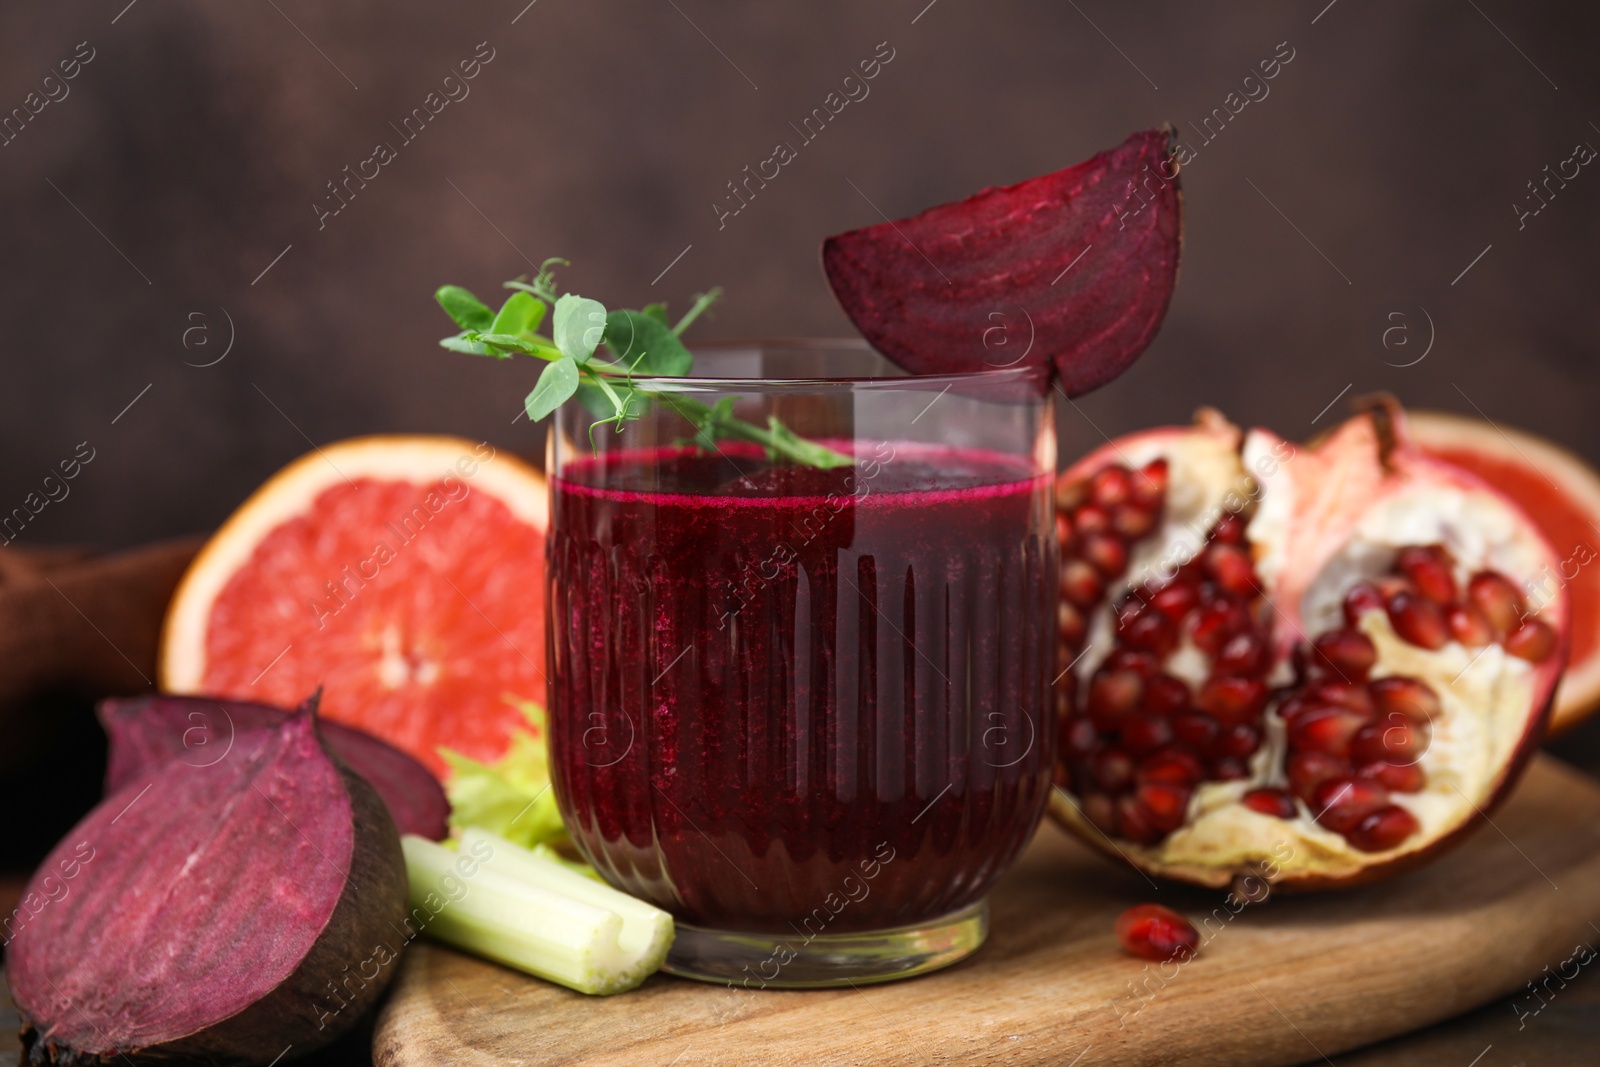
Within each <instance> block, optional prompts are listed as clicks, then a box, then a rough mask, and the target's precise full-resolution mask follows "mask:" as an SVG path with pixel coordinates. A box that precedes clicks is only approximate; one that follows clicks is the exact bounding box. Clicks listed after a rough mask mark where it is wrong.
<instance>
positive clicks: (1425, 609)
mask: <svg viewBox="0 0 1600 1067" xmlns="http://www.w3.org/2000/svg"><path fill="white" fill-rule="evenodd" d="M1057 509H1058V512H1057V530H1058V533H1059V534H1060V537H1061V542H1062V554H1061V558H1062V571H1061V592H1062V604H1061V608H1060V616H1059V622H1060V628H1061V633H1060V636H1061V648H1060V656H1061V663H1062V666H1063V667H1066V666H1067V665H1068V664H1071V668H1070V670H1069V671H1068V672H1067V673H1066V675H1065V676H1064V677H1063V678H1062V679H1061V682H1060V684H1059V685H1058V687H1057V707H1058V710H1059V712H1060V722H1059V730H1060V732H1059V734H1058V737H1059V746H1058V757H1057V758H1058V762H1057V779H1056V783H1057V788H1056V790H1055V791H1054V792H1053V794H1052V796H1051V807H1050V811H1051V814H1052V815H1053V816H1054V817H1055V818H1056V819H1057V820H1058V821H1060V822H1061V823H1062V824H1064V825H1065V826H1067V827H1068V828H1069V829H1072V830H1074V831H1076V832H1077V833H1079V834H1080V835H1081V836H1082V837H1083V838H1084V839H1085V840H1086V841H1088V842H1089V843H1091V844H1094V845H1097V846H1099V847H1100V848H1102V849H1104V850H1105V851H1106V852H1107V853H1109V854H1112V855H1114V856H1115V855H1120V856H1121V857H1123V858H1126V859H1128V860H1129V861H1130V862H1132V863H1133V864H1135V865H1136V866H1138V867H1139V868H1141V869H1143V870H1144V871H1146V872H1148V873H1150V874H1153V875H1159V876H1163V877H1168V878H1172V879H1176V880H1179V881H1185V882H1192V883H1196V884H1199V885H1207V886H1217V887H1222V886H1227V885H1229V884H1231V883H1233V882H1234V881H1235V880H1237V879H1240V878H1244V877H1248V876H1250V875H1256V876H1259V877H1265V878H1266V879H1267V880H1268V881H1270V882H1272V883H1274V884H1276V885H1280V886H1282V887H1283V888H1285V889H1290V888H1296V889H1315V888H1331V887H1337V886H1348V885H1355V884H1358V883H1362V882H1367V881H1371V880H1373V879H1375V878H1379V877H1383V876H1386V875H1389V874H1394V873H1396V872H1398V871H1401V870H1404V869H1406V868H1408V867H1413V866H1416V865H1419V864H1421V863H1424V862H1426V861H1427V860H1429V859H1430V858H1432V857H1433V856H1435V855H1437V854H1438V853H1439V851H1440V850H1441V849H1442V848H1443V847H1444V846H1445V845H1447V844H1449V843H1452V842H1454V841H1457V840H1459V839H1460V838H1461V837H1462V835H1463V834H1465V833H1466V832H1467V831H1469V830H1470V829H1472V828H1474V827H1476V826H1478V825H1480V824H1481V823H1482V822H1483V820H1484V818H1485V817H1486V814H1485V813H1487V812H1490V811H1492V810H1493V809H1494V807H1495V806H1496V804H1498V803H1499V802H1500V801H1501V800H1502V799H1503V798H1504V797H1505V796H1506V795H1507V794H1508V793H1509V791H1510V789H1511V787H1512V786H1513V785H1514V784H1515V782H1516V780H1517V778H1518V776H1519V775H1520V773H1521V770H1522V768H1523V766H1524V764H1525V763H1526V761H1527V758H1528V757H1529V755H1530V754H1531V753H1532V752H1533V750H1534V749H1535V748H1536V746H1537V744H1538V741H1539V739H1540V737H1541V735H1542V732H1543V729H1544V726H1545V722H1546V718H1547V715H1548V712H1549V709H1550V706H1551V703H1552V698H1553V695H1554V692H1555V688H1556V683H1557V681H1558V679H1559V676H1560V674H1561V669H1562V666H1563V663H1564V660H1565V644H1566V633H1567V628H1568V606H1567V592H1566V590H1565V589H1564V588H1563V587H1562V585H1561V583H1560V582H1559V580H1555V578H1554V576H1555V574H1556V573H1557V572H1556V570H1555V567H1556V565H1557V561H1558V560H1559V557H1558V556H1557V555H1556V553H1555V552H1554V550H1553V549H1552V548H1551V547H1550V545H1549V543H1548V542H1547V541H1546V540H1545V538H1544V536H1543V535H1542V534H1541V533H1540V532H1539V529H1538V527H1537V526H1536V525H1535V524H1534V522H1533V521H1532V519H1531V518H1529V516H1528V515H1527V514H1526V513H1525V512H1523V511H1522V510H1521V509H1520V508H1519V507H1518V506H1517V505H1516V504H1515V503H1514V502H1513V501H1511V499H1510V498H1509V497H1506V496H1504V495H1503V494H1501V493H1500V492H1499V491H1498V490H1496V489H1494V488H1492V487H1490V486H1489V485H1488V484H1487V483H1485V482H1483V481H1481V480H1480V479H1478V478H1477V477H1476V476H1475V475H1473V474H1471V473H1470V472H1468V471H1465V470H1463V469H1461V468H1458V467H1455V466H1453V465H1451V464H1449V463H1446V462H1444V461H1442V460H1439V459H1437V458H1435V457H1433V456H1430V455H1428V454H1426V453H1425V452H1423V451H1422V450H1421V449H1419V448H1418V447H1416V446H1415V445H1414V444H1413V443H1412V442H1411V441H1410V439H1409V434H1408V432H1407V430H1406V426H1405V417H1404V414H1403V413H1402V412H1401V411H1400V409H1399V406H1398V405H1397V404H1395V403H1393V402H1392V401H1387V400H1380V401H1378V402H1376V403H1375V404H1374V406H1373V407H1371V408H1370V409H1369V410H1368V411H1366V412H1365V413H1363V414H1360V415H1357V416H1356V417H1354V418H1352V419H1350V420H1349V421H1348V422H1346V423H1344V424H1343V425H1342V426H1340V427H1339V428H1338V429H1337V430H1335V431H1333V432H1332V433H1330V434H1329V435H1328V436H1327V437H1326V438H1324V439H1323V440H1322V441H1321V442H1320V443H1318V444H1317V445H1316V446H1315V447H1307V446H1295V445H1293V444H1291V443H1290V442H1288V441H1285V440H1284V439H1283V438H1281V437H1279V436H1277V435H1276V434H1273V433H1271V432H1269V431H1266V430H1251V431H1249V432H1247V433H1246V432H1243V431H1241V430H1239V429H1238V428H1236V427H1234V426H1232V425H1231V424H1229V423H1228V422H1227V421H1226V420H1224V419H1223V418H1222V417H1221V416H1220V415H1218V414H1216V413H1215V412H1206V413H1203V414H1202V417H1201V418H1200V419H1199V420H1198V421H1197V423H1196V425H1194V426H1192V427H1170V428H1164V429H1156V430H1149V431H1145V432H1142V433H1135V434H1129V435H1127V436H1125V437H1122V438H1119V439H1118V440H1116V441H1113V442H1110V443H1108V444H1107V445H1105V446H1104V447H1103V448H1101V449H1099V450H1097V451H1095V452H1093V453H1091V454H1090V455H1089V456H1087V457H1085V458H1084V459H1082V460H1080V461H1079V462H1078V463H1077V464H1075V465H1074V466H1073V467H1072V468H1070V469H1069V470H1068V471H1067V472H1066V473H1065V474H1063V475H1062V476H1061V479H1060V482H1059V483H1058V490H1057Z"/></svg>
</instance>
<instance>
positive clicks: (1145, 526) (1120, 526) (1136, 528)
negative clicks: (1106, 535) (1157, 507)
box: [1111, 504, 1156, 541]
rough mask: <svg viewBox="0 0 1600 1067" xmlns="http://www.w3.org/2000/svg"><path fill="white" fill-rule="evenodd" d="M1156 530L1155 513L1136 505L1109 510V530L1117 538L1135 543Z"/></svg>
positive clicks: (1122, 505)
mask: <svg viewBox="0 0 1600 1067" xmlns="http://www.w3.org/2000/svg"><path fill="white" fill-rule="evenodd" d="M1155 528H1156V513H1155V512H1154V511H1146V510H1145V509H1144V508H1141V507H1139V506H1138V505H1137V504H1119V505H1117V506H1116V507H1114V508H1112V509H1111V529H1112V531H1113V532H1115V533H1116V534H1117V535H1118V536H1119V537H1124V538H1126V539H1128V540H1129V541H1137V540H1139V538H1141V537H1143V536H1145V535H1146V534H1148V533H1149V532H1150V531H1151V530H1154V529H1155Z"/></svg>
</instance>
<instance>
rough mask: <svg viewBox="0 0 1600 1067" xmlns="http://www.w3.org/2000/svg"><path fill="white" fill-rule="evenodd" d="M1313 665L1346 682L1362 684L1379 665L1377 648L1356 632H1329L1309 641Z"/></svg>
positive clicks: (1368, 639) (1365, 636) (1363, 635)
mask: <svg viewBox="0 0 1600 1067" xmlns="http://www.w3.org/2000/svg"><path fill="white" fill-rule="evenodd" d="M1311 650H1312V653H1313V655H1312V658H1311V663H1312V666H1314V667H1317V668H1321V669H1322V670H1325V671H1331V672H1332V673H1334V674H1336V675H1338V676H1339V677H1340V678H1342V679H1344V680H1345V681H1347V682H1364V681H1366V680H1367V674H1368V673H1369V672H1371V670H1372V665H1373V664H1374V663H1377V662H1378V649H1377V647H1376V646H1374V645H1373V643H1372V639H1371V638H1369V637H1368V636H1367V635H1366V634H1364V633H1362V632H1360V631H1359V630H1329V631H1328V632H1327V633H1325V634H1322V635H1321V636H1320V637H1318V638H1317V639H1316V640H1315V641H1313V642H1311Z"/></svg>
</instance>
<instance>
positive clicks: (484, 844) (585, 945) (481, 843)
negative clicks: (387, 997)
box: [401, 830, 672, 994]
mask: <svg viewBox="0 0 1600 1067" xmlns="http://www.w3.org/2000/svg"><path fill="white" fill-rule="evenodd" d="M401 845H402V847H403V849H404V851H405V858H406V873H407V876H408V879H409V882H410V887H411V904H412V908H413V909H414V910H413V912H412V917H413V919H415V920H420V921H424V923H425V925H424V929H425V930H426V932H427V933H429V934H430V935H432V936H433V937H435V938H437V939H439V940H440V941H443V942H445V943H447V944H451V945H455V946H457V947H458V948H462V949H466V950H467V951H469V952H473V953H475V954H477V955H480V956H484V957H486V958H488V959H492V960H495V961H497V962H499V963H504V964H507V965H508V966H511V967H515V968H517V969H519V970H522V971H526V972H528V973H529V974H534V975H537V976H539V977H540V978H545V979H548V980H549V981H552V982H557V983H559V984H561V985H564V986H566V987H567V988H569V989H575V990H577V991H578V992H580V993H597V994H605V993H621V992H623V991H625V990H628V989H632V988H634V987H635V986H637V985H639V984H640V983H641V982H643V981H644V980H645V979H646V978H648V977H649V976H650V975H651V974H653V973H654V972H655V971H656V969H657V968H659V967H660V966H661V961H662V960H663V959H664V958H665V957H666V953H667V948H668V947H669V946H670V945H671V943H672V917H671V916H669V915H667V913H666V912H663V911H661V910H660V909H658V908H654V907H651V906H650V905H648V904H645V903H644V902H643V901H639V900H635V899H634V898H633V897H630V896H628V895H627V894H625V893H619V892H617V891H616V890H614V889H612V888H611V887H609V886H606V885H601V884H599V883H596V882H594V881H592V880H591V879H589V878H586V877H585V876H583V875H581V874H578V873H576V872H573V871H570V870H567V869H566V868H565V867H563V866H560V865H558V864H557V863H556V862H555V861H553V860H548V859H544V858H541V857H538V856H535V855H534V854H532V853H531V852H529V851H527V850H526V849H523V848H521V847H520V846H518V845H514V844H512V843H511V842H509V841H506V840H505V839H503V838H498V837H495V836H494V835H492V834H487V833H484V832H482V831H475V830H469V831H467V833H466V834H464V835H463V836H462V840H461V848H460V850H459V851H451V850H450V849H447V848H445V847H444V846H442V845H439V844H435V843H434V842H432V841H428V840H426V839H424V838H420V837H415V836H412V835H407V836H405V837H403V838H402V839H401Z"/></svg>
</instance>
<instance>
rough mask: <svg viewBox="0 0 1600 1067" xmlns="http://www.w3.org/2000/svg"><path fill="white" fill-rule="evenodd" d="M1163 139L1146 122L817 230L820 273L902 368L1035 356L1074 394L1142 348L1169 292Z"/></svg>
mask: <svg viewBox="0 0 1600 1067" xmlns="http://www.w3.org/2000/svg"><path fill="white" fill-rule="evenodd" d="M1168 137H1169V134H1168V132H1167V131H1166V130H1164V129H1161V130H1146V131H1145V132H1143V133H1136V134H1134V135H1133V136H1132V137H1130V138H1128V139H1127V140H1126V141H1124V142H1123V143H1122V144H1121V145H1119V146H1118V147H1116V148H1113V149H1111V150H1110V151H1107V152H1102V153H1100V154H1099V155H1097V156H1095V157H1094V158H1093V159H1090V160H1087V161H1086V162H1083V163H1079V164H1078V165H1076V166H1073V167H1068V168H1067V169H1065V170H1060V171H1056V172H1055V173H1053V174H1046V175H1044V176H1042V177H1039V178H1032V179H1030V180H1028V181H1025V182H1021V183H1019V184H1017V185H1011V186H1006V187H1004V188H996V189H985V190H984V191H983V192H980V193H978V194H976V195H975V196H970V197H968V198H967V199H965V200H961V201H958V202H956V203H952V204H943V205H940V206H939V207H934V208H930V209H928V210H927V211H924V212H922V213H921V214H920V215H914V216H912V217H911V218H908V219H901V220H899V221H897V222H885V223H880V224H878V225H876V226H868V227H866V228H865V229H860V230H852V231H850V232H849V233H842V234H838V235H836V236H834V237H829V238H828V239H827V240H826V241H824V242H823V244H822V265H823V270H824V271H825V272H826V273H827V276H828V284H829V285H831V286H832V287H833V292H834V296H836V297H837V298H838V300H839V303H840V304H841V305H842V306H843V308H844V311H845V314H847V315H849V316H850V318H851V319H852V320H853V321H854V322H855V324H856V327H857V328H858V329H859V330H860V331H861V332H862V333H863V334H864V335H865V336H866V338H867V340H868V341H870V342H872V344H873V345H874V346H875V347H876V348H877V349H878V350H879V351H880V352H882V353H883V354H884V355H886V356H888V357H889V358H890V359H892V360H894V361H895V362H896V363H897V364H899V365H900V366H901V367H903V368H905V369H906V370H907V371H910V372H911V373H913V374H952V373H959V372H963V371H974V370H983V369H985V368H987V367H995V366H1020V365H1032V364H1039V363H1044V362H1047V361H1049V362H1053V363H1054V364H1055V367H1056V370H1057V373H1058V374H1059V375H1060V379H1061V386H1062V388H1063V389H1064V390H1065V391H1066V393H1067V395H1068V396H1078V395H1080V394H1082V393H1086V392H1088V391H1089V390H1091V389H1094V388H1096V387H1097V386H1100V385H1103V384H1105V383H1106V382H1108V381H1110V380H1111V379H1112V378H1115V377H1116V376H1117V375H1118V374H1121V373H1122V371H1123V370H1124V369H1126V368H1127V366H1128V364H1130V363H1132V362H1133V361H1134V359H1136V358H1137V357H1138V356H1139V354H1140V353H1141V352H1143V351H1144V350H1145V347H1146V346H1147V345H1149V343H1150V341H1151V339H1152V338H1153V337H1154V336H1155V333H1156V330H1157V329H1158V328H1159V327H1160V325H1161V320H1162V318H1163V317H1164V316H1165V315H1166V313H1167V304H1168V303H1169V302H1170V300H1171V299H1172V288H1173V285H1174V283H1175V282H1176V281H1177V275H1178V254H1179V250H1180V246H1181V244H1182V198H1181V196H1180V194H1179V182H1178V164H1177V161H1176V160H1175V159H1174V158H1173V157H1172V155H1171V153H1170V152H1169V150H1168ZM1019 312H1020V313H1021V314H1020V316H1019V314H1018V313H1019ZM997 329H998V330H1001V331H1002V332H1001V333H998V334H997V333H995V332H994V331H995V330H997ZM1001 337H1004V345H1003V346H1002V345H1000V344H998V343H997V339H998V338H1001Z"/></svg>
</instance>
